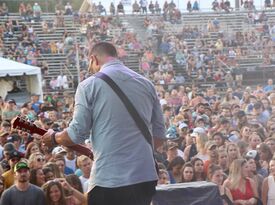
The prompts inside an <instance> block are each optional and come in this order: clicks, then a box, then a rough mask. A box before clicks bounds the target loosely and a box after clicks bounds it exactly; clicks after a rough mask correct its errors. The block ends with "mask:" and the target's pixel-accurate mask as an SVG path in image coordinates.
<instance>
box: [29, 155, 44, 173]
mask: <svg viewBox="0 0 275 205" xmlns="http://www.w3.org/2000/svg"><path fill="white" fill-rule="evenodd" d="M44 164H45V157H44V156H43V154H42V153H40V152H36V153H33V154H31V155H30V158H29V167H30V169H41V168H42V167H43V165H44Z"/></svg>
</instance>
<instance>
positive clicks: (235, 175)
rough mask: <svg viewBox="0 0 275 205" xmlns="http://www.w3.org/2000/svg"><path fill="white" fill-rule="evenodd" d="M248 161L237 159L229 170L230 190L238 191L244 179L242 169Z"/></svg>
mask: <svg viewBox="0 0 275 205" xmlns="http://www.w3.org/2000/svg"><path fill="white" fill-rule="evenodd" d="M246 162H247V161H246V160H245V159H235V160H234V161H233V162H232V163H231V165H230V168H229V176H228V178H229V180H230V184H229V188H230V189H237V188H238V187H239V184H240V181H241V179H242V167H243V165H244V164H245V163H246Z"/></svg>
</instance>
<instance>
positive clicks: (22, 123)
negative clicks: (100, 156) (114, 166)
mask: <svg viewBox="0 0 275 205" xmlns="http://www.w3.org/2000/svg"><path fill="white" fill-rule="evenodd" d="M12 127H13V128H14V129H19V130H22V131H24V132H27V133H29V134H39V135H41V136H43V135H44V134H45V133H46V132H47V130H44V129H41V128H39V127H37V126H36V125H35V124H33V123H31V122H29V121H27V120H26V119H25V118H23V117H20V116H17V117H16V119H15V120H13V122H12ZM68 148H70V149H72V150H74V151H76V152H78V153H79V154H82V155H85V156H87V157H89V158H91V159H93V153H92V151H91V150H90V149H89V148H87V147H85V146H83V145H79V144H74V145H72V146H68Z"/></svg>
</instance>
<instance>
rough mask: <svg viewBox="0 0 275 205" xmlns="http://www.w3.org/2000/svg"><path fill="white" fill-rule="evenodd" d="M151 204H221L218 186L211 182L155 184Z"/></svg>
mask: <svg viewBox="0 0 275 205" xmlns="http://www.w3.org/2000/svg"><path fill="white" fill-rule="evenodd" d="M152 204H153V205H223V202H222V199H221V197H220V193H219V188H218V186H217V185H215V184H213V183H211V182H205V181H202V182H191V183H178V184H168V185H160V186H157V192H156V195H155V196H154V198H153V203H152Z"/></svg>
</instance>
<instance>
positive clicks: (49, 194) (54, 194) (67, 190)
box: [42, 179, 86, 205]
mask: <svg viewBox="0 0 275 205" xmlns="http://www.w3.org/2000/svg"><path fill="white" fill-rule="evenodd" d="M42 189H43V191H44V194H45V197H46V202H47V204H59V205H67V204H76V203H77V202H76V201H75V200H74V199H75V198H76V199H78V200H79V201H80V203H85V202H86V199H85V196H84V195H83V194H82V193H81V192H79V191H78V190H76V189H74V188H73V187H72V186H71V185H70V184H69V183H68V182H67V181H66V180H65V179H54V180H52V181H48V182H47V183H45V184H44V185H43V187H42ZM72 196H73V197H72Z"/></svg>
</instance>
